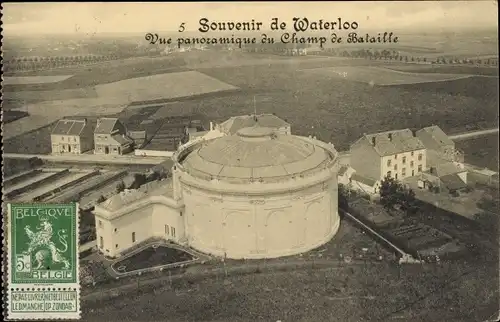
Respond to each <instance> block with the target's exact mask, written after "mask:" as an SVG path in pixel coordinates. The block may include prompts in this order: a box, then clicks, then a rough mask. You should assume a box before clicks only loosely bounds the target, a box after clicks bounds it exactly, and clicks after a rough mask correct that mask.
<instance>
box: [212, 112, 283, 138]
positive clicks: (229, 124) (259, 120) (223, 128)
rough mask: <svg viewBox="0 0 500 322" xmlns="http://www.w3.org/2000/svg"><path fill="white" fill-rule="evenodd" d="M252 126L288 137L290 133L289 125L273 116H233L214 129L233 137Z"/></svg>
mask: <svg viewBox="0 0 500 322" xmlns="http://www.w3.org/2000/svg"><path fill="white" fill-rule="evenodd" d="M252 126H261V127H267V128H271V129H274V130H275V131H276V132H277V133H278V134H285V135H290V134H291V132H292V129H291V125H290V123H288V122H286V121H285V120H282V119H281V118H279V117H277V116H276V115H274V114H260V115H240V116H233V117H231V118H229V119H228V120H227V121H225V122H223V123H220V124H217V125H216V126H215V129H216V130H218V131H220V132H222V133H224V134H225V135H233V134H236V132H238V131H239V130H241V129H243V128H247V127H252Z"/></svg>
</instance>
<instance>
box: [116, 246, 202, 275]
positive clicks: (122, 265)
mask: <svg viewBox="0 0 500 322" xmlns="http://www.w3.org/2000/svg"><path fill="white" fill-rule="evenodd" d="M196 259H197V258H196V257H194V256H193V255H191V254H189V253H188V252H185V251H183V250H181V249H179V248H177V247H169V246H166V245H158V244H153V245H149V246H147V247H144V248H142V249H140V250H138V251H136V252H134V253H132V254H131V255H129V256H128V257H126V258H124V259H122V260H119V261H117V262H116V263H114V264H113V265H112V266H111V268H112V269H113V271H115V272H116V273H117V274H126V273H132V272H135V271H142V270H145V269H148V268H159V267H162V266H167V265H172V264H176V263H179V264H180V263H188V262H191V261H193V260H196Z"/></svg>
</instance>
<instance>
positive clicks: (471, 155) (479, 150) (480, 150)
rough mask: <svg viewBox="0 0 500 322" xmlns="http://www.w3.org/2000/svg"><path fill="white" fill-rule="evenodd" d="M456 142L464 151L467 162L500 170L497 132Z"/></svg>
mask: <svg viewBox="0 0 500 322" xmlns="http://www.w3.org/2000/svg"><path fill="white" fill-rule="evenodd" d="M455 144H456V147H457V148H458V149H460V150H462V151H463V152H464V154H465V162H466V163H469V164H472V165H475V166H478V167H485V168H488V169H491V170H493V171H499V165H498V153H499V151H498V135H497V134H491V135H486V136H482V137H478V138H473V139H467V140H461V141H457V142H456V143H455Z"/></svg>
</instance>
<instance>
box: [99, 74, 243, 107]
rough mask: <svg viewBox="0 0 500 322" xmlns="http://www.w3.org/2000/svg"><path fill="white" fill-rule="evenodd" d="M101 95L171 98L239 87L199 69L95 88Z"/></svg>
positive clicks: (146, 98)
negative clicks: (203, 72) (198, 70)
mask: <svg viewBox="0 0 500 322" xmlns="http://www.w3.org/2000/svg"><path fill="white" fill-rule="evenodd" d="M95 88H96V91H97V93H98V95H99V96H103V97H104V96H106V97H108V98H115V97H116V98H127V100H128V101H129V102H136V101H148V100H151V101H153V100H159V99H169V98H177V97H186V96H191V95H200V94H205V93H212V92H219V91H227V90H234V89H237V87H235V86H232V85H229V84H227V83H224V82H221V81H219V80H217V79H215V78H212V77H210V76H207V75H205V74H202V73H200V72H196V71H189V72H180V73H168V74H161V75H153V76H147V77H138V78H133V79H127V80H122V81H119V82H115V83H111V84H106V85H98V86H96V87H95Z"/></svg>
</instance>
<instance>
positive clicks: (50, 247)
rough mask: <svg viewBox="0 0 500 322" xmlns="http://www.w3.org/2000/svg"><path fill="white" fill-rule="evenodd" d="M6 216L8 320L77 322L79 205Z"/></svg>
mask: <svg viewBox="0 0 500 322" xmlns="http://www.w3.org/2000/svg"><path fill="white" fill-rule="evenodd" d="M7 210H8V214H7V218H5V217H4V221H6V222H7V223H6V225H4V227H5V229H6V230H7V231H8V239H7V255H8V262H7V269H8V286H7V315H8V319H9V320H18V319H20V320H27V319H37V320H38V319H43V320H53V319H65V320H68V319H79V318H80V284H79V274H78V268H79V267H78V219H79V218H78V205H77V204H75V203H72V204H8V207H7Z"/></svg>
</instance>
